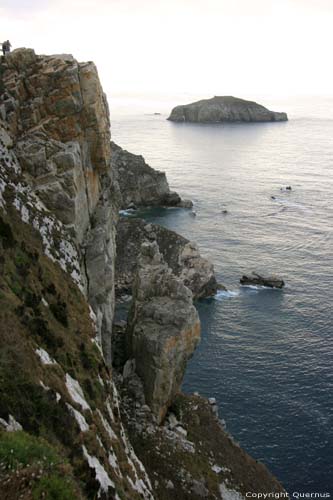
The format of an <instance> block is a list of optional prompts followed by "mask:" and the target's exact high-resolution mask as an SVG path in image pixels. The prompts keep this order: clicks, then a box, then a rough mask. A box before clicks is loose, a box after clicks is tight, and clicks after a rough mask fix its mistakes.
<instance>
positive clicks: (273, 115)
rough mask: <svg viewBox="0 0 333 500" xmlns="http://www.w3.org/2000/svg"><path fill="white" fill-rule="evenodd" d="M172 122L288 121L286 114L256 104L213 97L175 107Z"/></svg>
mask: <svg viewBox="0 0 333 500" xmlns="http://www.w3.org/2000/svg"><path fill="white" fill-rule="evenodd" d="M168 120H170V121H174V122H194V123H195V122H198V123H224V122H226V123H227V122H280V121H286V120H288V117H287V114H286V113H277V112H275V111H270V110H269V109H267V108H265V107H264V106H261V105H260V104H257V103H256V102H253V101H246V100H244V99H239V98H237V97H232V96H215V97H213V98H212V99H203V100H201V101H197V102H193V103H191V104H186V105H182V106H176V107H175V108H173V110H172V111H171V114H170V116H169V118H168Z"/></svg>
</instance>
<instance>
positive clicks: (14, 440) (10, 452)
mask: <svg viewBox="0 0 333 500" xmlns="http://www.w3.org/2000/svg"><path fill="white" fill-rule="evenodd" d="M0 462H1V464H2V466H5V467H6V468H7V469H13V470H14V469H17V468H19V467H26V466H27V465H32V464H36V463H38V464H41V465H42V466H43V467H45V466H46V467H47V468H49V467H52V466H54V465H56V464H58V463H59V462H60V460H59V457H58V456H57V454H56V452H55V450H53V449H52V448H51V447H50V446H49V445H48V443H47V442H46V441H44V439H42V438H36V437H34V436H31V435H30V434H27V433H26V432H24V431H18V432H0Z"/></svg>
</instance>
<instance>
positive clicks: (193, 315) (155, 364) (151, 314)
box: [127, 242, 200, 423]
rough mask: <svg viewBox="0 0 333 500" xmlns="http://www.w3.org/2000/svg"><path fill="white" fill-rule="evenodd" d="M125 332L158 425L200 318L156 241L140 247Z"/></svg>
mask: <svg viewBox="0 0 333 500" xmlns="http://www.w3.org/2000/svg"><path fill="white" fill-rule="evenodd" d="M127 334H128V337H129V340H128V342H129V353H130V356H131V357H132V358H133V359H134V360H135V365H136V372H137V373H138V375H139V376H140V377H141V379H142V381H143V386H144V392H145V397H146V402H147V404H148V405H149V406H150V408H151V409H152V411H153V413H154V414H155V416H156V418H157V421H158V422H159V423H160V422H162V420H163V418H164V417H165V414H166V412H167V410H168V407H169V406H170V404H171V403H172V401H173V398H174V396H175V394H176V393H177V392H178V391H179V389H180V386H181V383H182V380H183V376H184V372H185V368H186V363H187V361H188V359H189V358H190V357H191V356H192V354H193V351H194V349H195V347H196V345H197V343H198V342H199V339H200V320H199V316H198V313H197V311H196V309H195V307H194V306H193V304H192V294H191V292H190V290H189V289H188V288H186V287H185V286H184V284H183V283H182V282H181V280H180V279H179V278H177V277H176V276H175V275H174V274H173V273H172V271H171V269H170V268H169V267H168V266H167V264H165V262H164V261H163V258H162V256H161V254H160V252H159V250H158V246H157V243H156V242H153V243H149V242H147V243H143V244H142V245H141V254H140V257H139V261H138V269H137V275H136V279H135V284H134V289H133V303H132V306H131V311H130V314H129V321H128V331H127Z"/></svg>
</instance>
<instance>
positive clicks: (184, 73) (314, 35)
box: [0, 0, 333, 97]
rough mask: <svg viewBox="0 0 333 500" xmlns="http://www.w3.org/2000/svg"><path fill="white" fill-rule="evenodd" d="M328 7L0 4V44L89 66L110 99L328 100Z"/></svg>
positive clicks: (322, 3) (234, 0) (326, 1)
mask: <svg viewBox="0 0 333 500" xmlns="http://www.w3.org/2000/svg"><path fill="white" fill-rule="evenodd" d="M332 27H333V0H177V1H176V0H168V1H164V0H95V1H92V0H80V1H79V0H53V1H43V0H11V1H9V0H0V38H2V39H7V38H9V39H10V40H11V42H12V44H13V46H14V47H20V46H25V47H33V48H35V50H36V52H38V53H60V52H70V53H73V54H74V55H75V57H76V58H78V59H80V60H94V61H95V62H96V64H97V65H98V69H99V73H100V75H101V78H102V82H103V85H104V87H105V89H106V91H107V93H108V95H109V96H112V95H119V94H127V95H138V94H142V93H151V94H152V95H155V94H156V95H157V94H160V95H163V94H172V93H189V94H193V95H198V96H199V95H201V96H203V97H205V96H207V97H208V96H211V95H217V94H219V95H222V94H225V95H228V94H233V95H238V96H242V97H252V96H261V95H262V96H268V97H279V96H289V95H291V96H293V95H332V94H333V65H332V63H331V57H332V56H331V50H332V47H333V43H332V42H333V29H332Z"/></svg>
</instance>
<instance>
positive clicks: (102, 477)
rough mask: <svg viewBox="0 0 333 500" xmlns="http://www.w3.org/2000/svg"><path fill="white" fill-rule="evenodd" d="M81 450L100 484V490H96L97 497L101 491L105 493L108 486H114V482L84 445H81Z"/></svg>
mask: <svg viewBox="0 0 333 500" xmlns="http://www.w3.org/2000/svg"><path fill="white" fill-rule="evenodd" d="M82 450H83V455H84V456H85V458H86V459H87V461H88V464H89V467H91V468H92V469H95V473H96V480H97V481H98V482H99V484H100V485H101V487H100V490H99V492H98V497H100V496H101V491H102V492H104V493H107V491H108V489H109V487H110V486H111V488H114V487H115V484H114V482H113V481H111V479H110V478H109V476H108V474H107V472H106V470H105V469H104V467H103V465H102V464H101V463H100V461H99V460H98V458H96V457H92V456H91V455H89V453H88V451H87V448H86V447H85V446H84V445H83V446H82Z"/></svg>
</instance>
